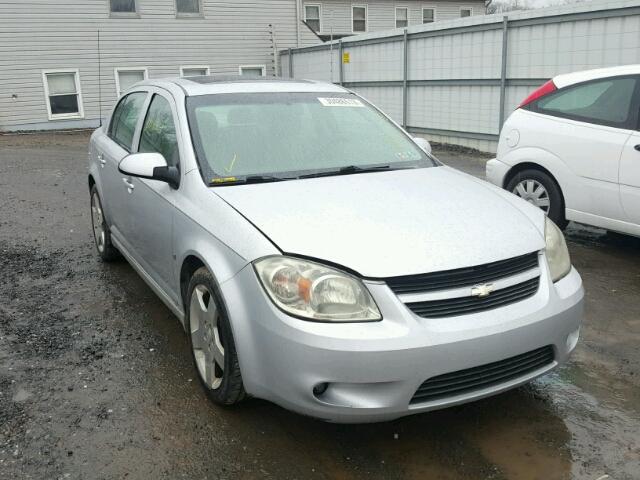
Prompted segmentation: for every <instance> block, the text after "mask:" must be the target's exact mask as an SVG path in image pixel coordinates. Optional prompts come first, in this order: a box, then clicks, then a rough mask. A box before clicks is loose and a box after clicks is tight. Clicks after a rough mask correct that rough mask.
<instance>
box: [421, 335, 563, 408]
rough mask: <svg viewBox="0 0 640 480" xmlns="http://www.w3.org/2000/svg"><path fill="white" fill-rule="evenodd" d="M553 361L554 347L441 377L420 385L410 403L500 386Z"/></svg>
mask: <svg viewBox="0 0 640 480" xmlns="http://www.w3.org/2000/svg"><path fill="white" fill-rule="evenodd" d="M553 360H554V354H553V347H552V346H551V345H547V346H546V347H542V348H538V349H536V350H532V351H530V352H527V353H523V354H521V355H516V356H515V357H511V358H506V359H504V360H500V361H498V362H493V363H488V364H486V365H481V366H479V367H472V368H467V369H465V370H458V371H457V372H451V373H445V374H444V375H438V376H437V377H433V378H429V379H428V380H425V381H424V382H423V383H422V385H420V387H419V388H418V390H417V391H416V393H415V394H414V395H413V398H412V399H411V403H421V402H430V401H432V400H438V399H441V398H446V397H453V396H456V395H462V394H465V393H468V392H472V391H474V390H481V389H483V388H487V387H491V386H494V385H499V384H501V383H505V382H508V381H510V380H514V379H516V378H518V377H523V376H525V375H527V374H529V373H531V372H533V371H535V370H538V369H539V368H542V367H545V366H547V365H550V364H551V363H552V362H553Z"/></svg>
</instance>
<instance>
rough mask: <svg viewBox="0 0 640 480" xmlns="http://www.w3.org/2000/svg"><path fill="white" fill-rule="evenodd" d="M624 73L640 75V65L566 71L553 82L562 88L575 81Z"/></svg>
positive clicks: (616, 75)
mask: <svg viewBox="0 0 640 480" xmlns="http://www.w3.org/2000/svg"><path fill="white" fill-rule="evenodd" d="M623 75H640V65H621V66H619V67H608V68H597V69H595V70H583V71H581V72H572V73H564V74H562V75H557V76H555V77H553V83H554V84H555V85H556V87H558V88H562V87H567V86H569V85H573V84H574V83H580V82H586V81H589V80H596V79H598V78H606V77H618V76H623Z"/></svg>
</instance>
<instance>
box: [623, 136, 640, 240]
mask: <svg viewBox="0 0 640 480" xmlns="http://www.w3.org/2000/svg"><path fill="white" fill-rule="evenodd" d="M620 201H621V202H622V208H623V209H624V212H625V214H626V216H627V221H629V222H631V223H635V224H636V225H637V226H638V231H637V232H636V235H637V234H640V132H634V133H633V134H632V135H631V136H630V137H629V140H627V144H626V145H625V147H624V151H623V152H622V158H621V159H620Z"/></svg>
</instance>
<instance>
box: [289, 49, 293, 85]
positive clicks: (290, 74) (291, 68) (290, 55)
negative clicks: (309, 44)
mask: <svg viewBox="0 0 640 480" xmlns="http://www.w3.org/2000/svg"><path fill="white" fill-rule="evenodd" d="M289 78H293V50H292V49H291V47H289Z"/></svg>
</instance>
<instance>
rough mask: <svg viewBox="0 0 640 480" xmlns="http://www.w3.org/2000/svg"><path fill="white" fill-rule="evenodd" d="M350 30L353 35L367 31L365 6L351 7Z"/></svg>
mask: <svg viewBox="0 0 640 480" xmlns="http://www.w3.org/2000/svg"><path fill="white" fill-rule="evenodd" d="M351 28H352V30H353V33H362V32H366V31H367V6H366V5H353V6H352V7H351Z"/></svg>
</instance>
